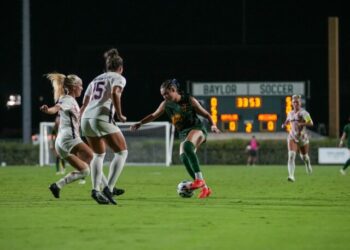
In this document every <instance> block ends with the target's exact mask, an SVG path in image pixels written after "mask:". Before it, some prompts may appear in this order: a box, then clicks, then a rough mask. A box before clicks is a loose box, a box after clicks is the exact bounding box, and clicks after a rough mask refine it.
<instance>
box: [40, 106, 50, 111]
mask: <svg viewBox="0 0 350 250" xmlns="http://www.w3.org/2000/svg"><path fill="white" fill-rule="evenodd" d="M48 110H49V107H48V106H47V105H43V106H41V107H40V111H41V112H44V113H47V111H48Z"/></svg>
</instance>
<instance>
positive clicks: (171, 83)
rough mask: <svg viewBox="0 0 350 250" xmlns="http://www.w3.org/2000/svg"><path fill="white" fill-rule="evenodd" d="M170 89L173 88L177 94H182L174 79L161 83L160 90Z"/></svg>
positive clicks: (177, 82)
mask: <svg viewBox="0 0 350 250" xmlns="http://www.w3.org/2000/svg"><path fill="white" fill-rule="evenodd" d="M171 87H174V88H175V89H176V90H177V92H179V93H181V92H182V91H181V88H180V83H179V81H178V80H176V79H175V78H173V79H169V80H166V81H164V82H163V83H162V85H160V88H162V89H170V88H171Z"/></svg>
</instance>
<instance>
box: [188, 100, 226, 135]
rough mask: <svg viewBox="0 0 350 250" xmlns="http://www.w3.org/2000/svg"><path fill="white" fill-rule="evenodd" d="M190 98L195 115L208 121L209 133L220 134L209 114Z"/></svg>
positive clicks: (196, 101)
mask: <svg viewBox="0 0 350 250" xmlns="http://www.w3.org/2000/svg"><path fill="white" fill-rule="evenodd" d="M190 98H191V103H192V106H193V108H194V110H195V111H196V113H197V114H199V115H201V116H203V117H204V118H206V119H207V120H208V121H209V124H210V129H211V131H212V132H215V133H220V130H219V129H218V127H217V126H216V124H215V123H214V121H213V118H212V117H211V115H210V114H209V112H208V111H206V110H205V109H204V108H203V107H202V105H201V104H200V103H199V102H198V100H197V99H196V98H194V97H190Z"/></svg>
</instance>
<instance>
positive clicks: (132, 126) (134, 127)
mask: <svg viewBox="0 0 350 250" xmlns="http://www.w3.org/2000/svg"><path fill="white" fill-rule="evenodd" d="M140 127H141V122H138V123H135V124H133V125H131V126H130V130H131V131H136V130H137V129H139V128H140Z"/></svg>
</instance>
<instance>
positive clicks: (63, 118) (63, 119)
mask: <svg viewBox="0 0 350 250" xmlns="http://www.w3.org/2000/svg"><path fill="white" fill-rule="evenodd" d="M58 104H59V105H60V110H59V115H60V125H59V129H58V137H65V138H73V139H74V138H77V137H80V133H79V125H80V124H79V115H80V108H79V105H78V103H77V101H76V100H75V98H74V97H72V96H70V95H65V96H62V97H60V99H59V100H58Z"/></svg>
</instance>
